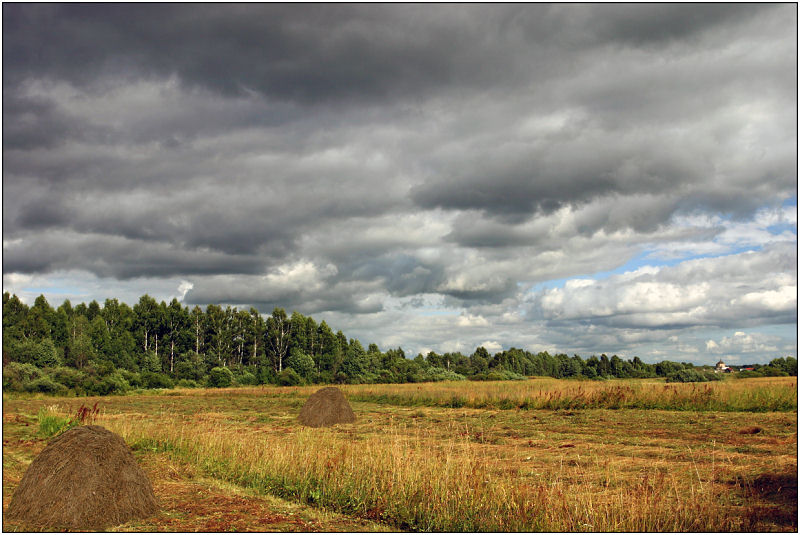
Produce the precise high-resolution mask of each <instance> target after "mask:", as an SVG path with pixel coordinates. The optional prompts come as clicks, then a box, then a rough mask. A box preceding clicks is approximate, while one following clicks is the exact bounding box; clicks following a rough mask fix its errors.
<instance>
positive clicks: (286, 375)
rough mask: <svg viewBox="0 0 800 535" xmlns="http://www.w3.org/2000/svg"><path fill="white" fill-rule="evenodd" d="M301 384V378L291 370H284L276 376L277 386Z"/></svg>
mask: <svg viewBox="0 0 800 535" xmlns="http://www.w3.org/2000/svg"><path fill="white" fill-rule="evenodd" d="M302 383H303V379H302V377H300V376H299V375H298V374H297V372H296V371H294V370H293V369H292V368H286V369H285V370H283V371H282V372H281V373H280V375H278V384H279V385H280V386H297V385H300V384H302Z"/></svg>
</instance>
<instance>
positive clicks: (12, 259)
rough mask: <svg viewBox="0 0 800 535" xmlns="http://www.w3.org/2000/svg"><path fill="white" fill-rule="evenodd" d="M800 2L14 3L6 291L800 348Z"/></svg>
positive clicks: (7, 118) (7, 64)
mask: <svg viewBox="0 0 800 535" xmlns="http://www.w3.org/2000/svg"><path fill="white" fill-rule="evenodd" d="M797 22H798V21H797V6H796V5H793V4H778V5H744V4H735V5H719V4H717V5H701V4H683V5H661V4H660V5H635V4H625V5H602V4H593V5H569V4H558V5H546V4H536V5H518V4H517V5H505V6H499V5H453V4H449V5H406V4H402V5H391V4H383V5H343V4H335V5H323V6H320V5H301V4H297V5H269V4H250V5H220V4H216V5H160V4H133V5H120V4H116V5H99V4H90V5H82V6H80V5H58V4H55V5H36V4H3V217H2V220H3V287H4V291H10V292H12V293H16V294H17V295H19V296H20V297H22V298H23V299H24V300H26V301H27V302H29V303H32V302H33V299H34V298H35V297H36V296H37V295H39V294H40V293H43V294H44V295H45V296H46V297H47V298H48V300H49V301H50V303H51V304H54V305H58V304H60V303H61V302H62V301H63V300H64V299H65V298H69V299H71V300H72V302H73V303H76V302H81V301H84V302H88V301H90V300H92V299H97V300H98V301H100V302H101V303H102V302H103V301H104V300H105V299H106V298H108V297H118V298H120V299H121V300H123V301H126V302H128V303H129V304H133V303H135V302H136V301H138V298H139V296H140V295H142V294H144V293H149V294H150V295H153V296H154V297H156V298H158V299H170V298H171V297H174V296H176V297H178V298H180V299H182V300H183V302H184V303H185V304H186V305H194V304H200V305H205V304H208V303H221V304H231V305H236V306H239V307H243V306H244V307H246V306H250V305H253V306H256V307H258V308H259V309H260V310H261V312H263V313H269V312H270V311H271V310H272V308H273V307H275V306H280V307H284V308H286V309H287V311H289V312H291V311H292V310H297V311H299V312H301V313H303V314H308V315H312V316H314V317H315V318H316V319H317V320H321V319H326V320H327V321H328V322H329V323H330V324H331V326H332V327H333V328H334V329H342V330H344V332H345V333H346V334H347V335H349V336H354V337H358V338H359V339H360V340H361V341H362V342H363V343H365V344H367V343H371V342H374V343H377V344H378V345H379V346H380V347H381V348H382V349H388V348H389V347H397V346H398V345H401V346H402V347H403V348H404V349H405V350H406V352H407V353H411V354H416V352H418V351H421V352H427V351H429V350H435V351H438V352H443V351H462V352H464V353H471V352H472V351H473V350H474V349H475V347H476V346H478V345H484V346H485V347H486V348H487V349H489V351H490V352H495V351H498V350H500V349H508V348H510V347H512V346H513V347H520V348H524V349H529V350H531V351H540V350H548V351H551V352H566V353H568V354H572V353H578V354H580V355H582V356H589V355H591V354H600V353H603V352H605V353H608V354H609V355H610V354H612V353H617V354H619V355H620V356H623V357H625V358H632V357H633V356H634V355H638V356H640V357H641V358H642V359H644V360H645V361H649V362H655V361H660V360H664V359H670V360H678V361H692V362H695V363H713V362H716V361H717V360H719V359H720V358H723V359H725V360H726V361H728V362H731V363H747V362H766V361H769V360H770V359H772V358H774V357H776V356H785V355H793V356H796V355H797V122H796V120H797Z"/></svg>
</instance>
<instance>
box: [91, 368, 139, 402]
mask: <svg viewBox="0 0 800 535" xmlns="http://www.w3.org/2000/svg"><path fill="white" fill-rule="evenodd" d="M82 386H83V388H84V390H86V393H87V394H91V395H97V396H107V395H109V394H114V393H117V394H121V393H124V392H127V391H128V390H130V388H131V385H130V384H128V381H126V380H125V378H124V377H123V376H122V374H121V373H120V372H119V371H116V372H114V373H112V374H110V375H107V376H105V377H103V378H102V379H100V378H98V377H96V376H89V377H87V378H86V379H85V380H84V381H83V385H82Z"/></svg>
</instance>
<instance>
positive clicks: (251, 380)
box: [236, 372, 258, 385]
mask: <svg viewBox="0 0 800 535" xmlns="http://www.w3.org/2000/svg"><path fill="white" fill-rule="evenodd" d="M236 382H237V383H239V384H240V385H257V384H258V377H256V376H255V375H253V374H252V373H250V372H243V373H242V374H241V375H237V376H236Z"/></svg>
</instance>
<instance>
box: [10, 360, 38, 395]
mask: <svg viewBox="0 0 800 535" xmlns="http://www.w3.org/2000/svg"><path fill="white" fill-rule="evenodd" d="M42 375H43V374H42V371H41V370H40V369H39V368H37V367H36V366H34V365H33V364H27V363H26V364H20V363H19V362H11V363H9V365H8V366H6V367H5V368H3V390H12V391H15V392H22V391H23V390H24V385H25V383H29V382H31V381H33V380H34V379H38V378H40V377H41V376H42Z"/></svg>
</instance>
